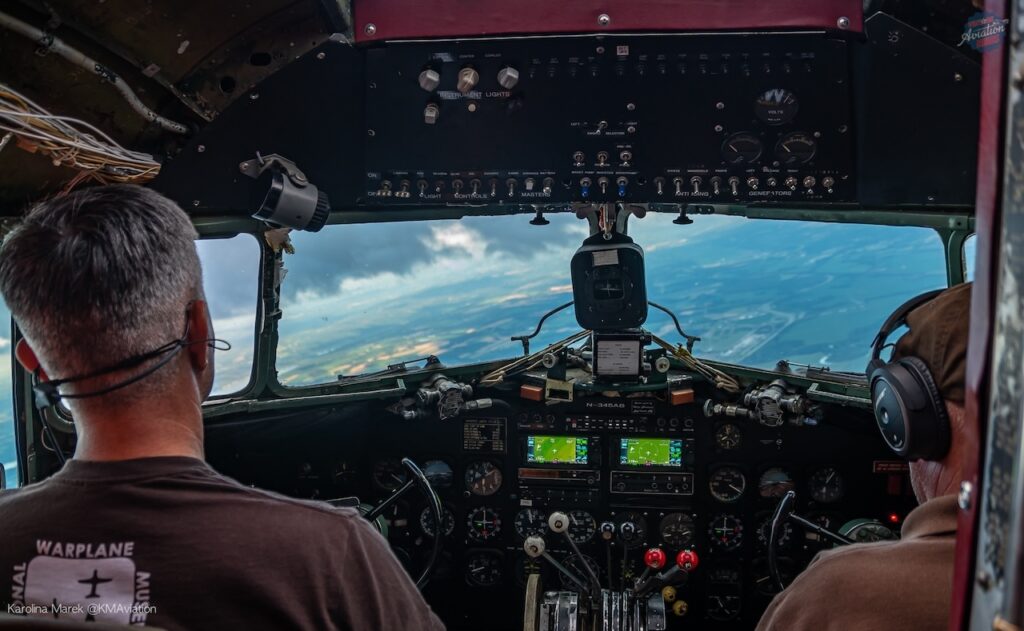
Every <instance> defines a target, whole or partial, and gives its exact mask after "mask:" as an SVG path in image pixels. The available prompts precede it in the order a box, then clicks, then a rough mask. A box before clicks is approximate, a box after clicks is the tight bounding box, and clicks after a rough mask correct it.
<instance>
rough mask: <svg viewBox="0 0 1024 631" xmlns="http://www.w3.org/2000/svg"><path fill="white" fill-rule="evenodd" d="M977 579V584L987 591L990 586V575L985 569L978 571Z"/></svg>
mask: <svg viewBox="0 0 1024 631" xmlns="http://www.w3.org/2000/svg"><path fill="white" fill-rule="evenodd" d="M977 581H978V586H979V587H981V588H982V589H983V590H985V591H988V590H989V588H991V587H992V575H991V574H989V573H988V572H986V571H985V570H982V571H980V572H978V577H977Z"/></svg>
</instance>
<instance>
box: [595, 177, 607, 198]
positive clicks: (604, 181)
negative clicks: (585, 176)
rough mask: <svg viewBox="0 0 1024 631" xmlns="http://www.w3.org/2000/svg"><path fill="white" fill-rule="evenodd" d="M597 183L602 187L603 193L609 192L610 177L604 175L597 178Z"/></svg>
mask: <svg viewBox="0 0 1024 631" xmlns="http://www.w3.org/2000/svg"><path fill="white" fill-rule="evenodd" d="M597 185H598V186H599V187H600V188H601V194H602V195H604V194H606V193H607V192H608V178H606V177H604V176H603V175H602V176H601V177H599V178H597Z"/></svg>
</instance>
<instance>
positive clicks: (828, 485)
mask: <svg viewBox="0 0 1024 631" xmlns="http://www.w3.org/2000/svg"><path fill="white" fill-rule="evenodd" d="M807 485H808V486H809V487H810V490H811V499H813V500H814V501H816V502H821V503H823V504H830V503H832V502H838V501H839V500H841V499H843V493H844V492H845V491H846V482H845V481H844V480H843V476H842V475H840V473H839V471H838V470H837V469H836V468H835V467H823V468H821V469H818V470H817V471H815V472H814V473H812V474H811V479H810V480H808V482H807Z"/></svg>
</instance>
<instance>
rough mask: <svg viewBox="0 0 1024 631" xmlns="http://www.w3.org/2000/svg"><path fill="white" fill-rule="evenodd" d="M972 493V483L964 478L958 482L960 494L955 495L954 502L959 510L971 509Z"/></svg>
mask: <svg viewBox="0 0 1024 631" xmlns="http://www.w3.org/2000/svg"><path fill="white" fill-rule="evenodd" d="M973 494H974V485H973V484H971V483H970V482H968V481H967V480H964V481H963V482H961V483H960V494H959V495H957V498H956V503H957V505H958V506H960V510H971V496H972V495H973Z"/></svg>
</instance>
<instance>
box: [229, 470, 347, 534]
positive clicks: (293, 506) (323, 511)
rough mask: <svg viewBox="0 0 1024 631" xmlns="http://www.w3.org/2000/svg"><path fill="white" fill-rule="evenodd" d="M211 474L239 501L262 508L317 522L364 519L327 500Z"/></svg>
mask: <svg viewBox="0 0 1024 631" xmlns="http://www.w3.org/2000/svg"><path fill="white" fill-rule="evenodd" d="M211 474H212V475H213V476H215V479H216V480H217V481H218V482H220V483H221V484H223V486H224V488H225V490H226V491H228V492H230V493H231V494H233V495H235V496H237V498H238V500H239V501H240V502H242V503H249V504H253V505H255V506H258V507H260V508H261V509H262V510H271V511H278V512H282V513H289V514H294V515H296V516H300V517H303V518H306V519H310V520H313V521H314V522H316V523H318V524H319V523H322V522H323V521H328V522H331V521H333V522H336V523H344V522H352V523H362V522H364V521H365V520H363V519H362V518H361V517H360V515H359V512H358V511H357V510H355V509H354V508H347V507H344V508H342V507H335V506H331V505H330V504H328V503H327V502H320V501H316V500H301V499H297V498H294V497H289V496H287V495H282V494H280V493H275V492H274V491H267V490H264V489H258V488H256V487H252V486H246V485H244V484H242V483H241V482H238V481H237V480H234V479H232V478H229V477H227V476H225V475H221V474H220V473H216V472H213V471H211Z"/></svg>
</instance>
